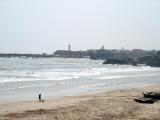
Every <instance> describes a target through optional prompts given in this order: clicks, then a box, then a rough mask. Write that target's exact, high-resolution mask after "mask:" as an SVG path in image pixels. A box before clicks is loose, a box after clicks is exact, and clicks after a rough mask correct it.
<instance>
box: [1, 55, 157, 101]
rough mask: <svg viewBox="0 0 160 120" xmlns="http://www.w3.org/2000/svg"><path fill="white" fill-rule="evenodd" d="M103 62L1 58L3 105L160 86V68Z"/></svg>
mask: <svg viewBox="0 0 160 120" xmlns="http://www.w3.org/2000/svg"><path fill="white" fill-rule="evenodd" d="M102 63H103V61H101V60H97V61H95V60H89V59H63V58H0V101H15V100H23V101H24V100H33V99H35V100H36V99H37V97H38V94H39V93H41V94H42V97H43V98H44V99H45V98H49V97H61V96H67V95H79V94H81V93H88V92H97V91H103V90H113V89H121V88H131V87H140V86H144V85H150V84H153V83H160V68H151V67H148V66H142V67H133V66H127V65H123V66H122V65H102Z"/></svg>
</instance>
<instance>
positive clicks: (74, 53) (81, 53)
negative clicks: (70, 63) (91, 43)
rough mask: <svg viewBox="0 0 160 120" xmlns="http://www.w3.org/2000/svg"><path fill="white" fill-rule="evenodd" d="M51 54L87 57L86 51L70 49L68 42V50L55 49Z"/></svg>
mask: <svg viewBox="0 0 160 120" xmlns="http://www.w3.org/2000/svg"><path fill="white" fill-rule="evenodd" d="M53 54H54V56H56V57H62V58H89V52H88V51H81V50H80V51H72V50H71V45H70V44H69V45H68V50H56V51H55V52H54V53H53Z"/></svg>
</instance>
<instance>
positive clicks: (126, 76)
mask: <svg viewBox="0 0 160 120" xmlns="http://www.w3.org/2000/svg"><path fill="white" fill-rule="evenodd" d="M150 76H160V74H149V75H123V76H104V77H97V79H101V80H107V79H118V78H132V77H150Z"/></svg>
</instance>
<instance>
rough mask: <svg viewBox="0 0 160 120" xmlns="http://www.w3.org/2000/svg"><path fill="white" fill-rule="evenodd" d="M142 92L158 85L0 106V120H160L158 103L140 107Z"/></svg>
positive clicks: (159, 86) (153, 88)
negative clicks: (139, 100) (135, 99)
mask: <svg viewBox="0 0 160 120" xmlns="http://www.w3.org/2000/svg"><path fill="white" fill-rule="evenodd" d="M142 91H160V85H152V86H150V87H144V88H140V89H134V88H132V89H129V90H115V91H111V92H103V93H96V94H91V95H83V96H70V97H64V98H57V99H47V100H45V102H38V101H26V102H15V103H1V104H0V120H160V102H156V103H154V104H140V103H136V102H135V101H134V100H133V99H134V98H136V97H139V96H142Z"/></svg>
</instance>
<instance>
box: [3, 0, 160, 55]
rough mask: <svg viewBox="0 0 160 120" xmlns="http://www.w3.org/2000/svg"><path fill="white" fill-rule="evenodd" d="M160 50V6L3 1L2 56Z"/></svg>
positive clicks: (142, 1)
mask: <svg viewBox="0 0 160 120" xmlns="http://www.w3.org/2000/svg"><path fill="white" fill-rule="evenodd" d="M69 43H70V44H71V46H72V50H86V49H90V48H96V49H97V48H100V47H101V46H102V45H104V46H105V48H106V49H114V48H116V49H121V48H122V47H124V48H125V49H133V48H142V49H147V50H151V49H160V0H0V53H2V52H6V53H8V52H12V53H13V52H17V53H43V52H47V53H52V52H53V51H54V50H56V49H67V46H68V44H69Z"/></svg>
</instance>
